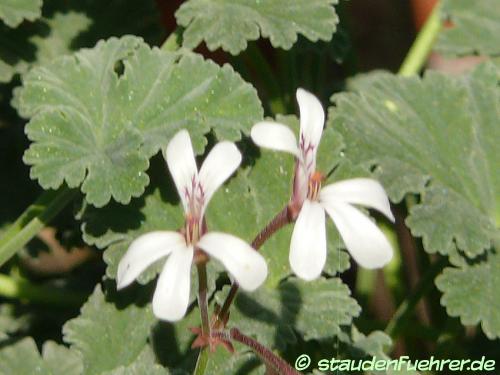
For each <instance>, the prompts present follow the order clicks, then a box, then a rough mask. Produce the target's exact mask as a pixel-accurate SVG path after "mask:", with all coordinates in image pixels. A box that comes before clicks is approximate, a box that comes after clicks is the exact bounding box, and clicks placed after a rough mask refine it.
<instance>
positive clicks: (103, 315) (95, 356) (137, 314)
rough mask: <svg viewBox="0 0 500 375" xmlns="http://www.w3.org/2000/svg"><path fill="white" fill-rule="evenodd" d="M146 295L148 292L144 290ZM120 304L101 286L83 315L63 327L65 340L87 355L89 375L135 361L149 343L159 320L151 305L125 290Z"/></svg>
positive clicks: (91, 298)
mask: <svg viewBox="0 0 500 375" xmlns="http://www.w3.org/2000/svg"><path fill="white" fill-rule="evenodd" d="M141 294H142V296H143V297H144V295H145V293H144V292H143V291H142V293H141ZM119 297H120V298H121V299H123V300H125V301H128V303H126V304H124V303H123V302H120V301H121V299H120V300H117V299H116V298H115V301H116V304H115V303H113V301H112V300H109V296H108V298H106V296H105V295H104V293H103V292H102V290H101V287H100V285H98V286H97V287H96V288H95V290H94V293H93V294H92V295H91V296H90V298H89V300H88V301H87V302H86V303H85V304H84V305H83V307H82V309H81V314H80V316H78V317H77V318H75V319H72V320H70V321H69V322H67V323H66V324H65V325H64V327H63V333H64V340H65V341H66V342H67V343H69V344H71V348H72V349H74V350H76V351H78V352H79V353H80V354H81V356H82V358H83V367H84V373H85V374H86V375H92V374H101V373H102V372H104V371H110V370H115V369H117V368H120V367H122V366H125V367H126V366H128V365H130V364H132V363H133V362H134V361H135V360H136V359H137V358H138V357H139V355H140V354H141V352H142V351H143V350H144V348H145V346H146V342H147V339H148V336H149V334H150V331H151V327H152V326H153V324H154V323H155V322H156V319H155V318H154V316H153V314H152V311H151V308H150V306H149V305H146V304H145V303H144V302H143V300H144V299H145V298H142V299H141V300H139V301H135V303H133V302H134V301H132V299H131V298H130V295H128V296H127V295H125V294H124V293H123V292H122V293H120V296H119Z"/></svg>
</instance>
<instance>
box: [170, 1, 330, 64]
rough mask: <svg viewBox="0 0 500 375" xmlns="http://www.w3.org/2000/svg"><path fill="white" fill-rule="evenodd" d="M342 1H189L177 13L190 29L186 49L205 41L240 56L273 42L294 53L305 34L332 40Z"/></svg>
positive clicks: (210, 45)
mask: <svg viewBox="0 0 500 375" xmlns="http://www.w3.org/2000/svg"><path fill="white" fill-rule="evenodd" d="M337 1H338V0H274V1H270V0H257V1H255V0H236V1H234V0H189V1H187V2H185V3H184V4H182V6H181V7H180V8H179V10H178V11H177V12H176V13H175V16H176V18H177V22H178V24H179V25H181V26H184V27H186V30H185V31H184V33H183V40H184V42H183V43H184V46H186V47H188V48H195V47H196V46H197V45H198V44H200V43H201V42H202V41H204V42H205V43H206V44H207V46H208V48H209V49H210V50H211V51H213V50H215V49H217V48H219V47H222V49H224V50H225V51H229V52H230V53H231V54H233V55H236V54H238V53H239V52H241V51H243V50H244V49H245V48H246V47H247V42H248V41H249V40H256V39H258V38H259V36H262V37H265V38H269V39H270V41H271V44H272V45H273V47H280V48H284V49H290V48H291V47H292V45H293V44H294V43H295V42H296V41H297V35H298V34H302V35H304V36H305V37H306V38H307V39H309V40H311V41H314V42H315V41H317V40H330V39H331V37H332V34H333V33H334V32H335V30H336V25H337V23H338V16H337V14H336V13H335V9H334V8H333V5H334V4H336V3H337Z"/></svg>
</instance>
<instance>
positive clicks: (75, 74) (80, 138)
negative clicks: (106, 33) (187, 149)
mask: <svg viewBox="0 0 500 375" xmlns="http://www.w3.org/2000/svg"><path fill="white" fill-rule="evenodd" d="M17 94H18V95H17V98H16V103H17V105H18V110H19V111H20V113H21V114H22V115H24V116H28V117H31V120H30V122H29V124H28V126H27V130H26V132H27V134H28V137H29V138H30V140H32V141H33V142H34V143H33V144H32V145H31V147H30V148H29V149H28V151H27V152H26V154H25V157H24V161H25V162H26V163H28V164H30V165H32V169H31V176H32V177H33V178H36V179H38V181H39V182H40V184H41V185H42V187H44V188H45V189H48V188H57V187H58V186H60V185H61V184H62V183H63V181H65V182H66V183H67V184H68V185H69V186H71V187H76V186H79V185H80V184H81V189H82V192H84V193H85V194H86V199H87V201H88V202H89V203H91V204H93V205H96V206H103V205H104V204H106V203H107V202H108V201H109V200H110V199H111V197H113V198H114V199H115V200H116V201H118V202H121V203H128V202H129V201H130V198H131V197H133V196H139V195H141V194H142V193H143V192H144V188H145V186H146V185H147V184H148V183H149V178H148V176H147V175H146V174H145V173H144V172H145V170H146V169H147V167H148V159H149V158H150V157H151V156H152V155H153V154H155V153H156V152H157V151H158V150H159V149H160V148H161V147H165V145H166V143H167V142H168V140H169V138H170V137H171V136H172V135H173V134H174V133H175V132H177V131H178V130H179V129H181V128H187V129H189V131H190V133H191V136H192V137H193V138H194V143H195V145H196V146H197V147H196V148H197V150H198V151H201V150H203V145H204V143H205V138H204V134H205V133H207V132H209V131H210V130H211V129H213V130H214V131H215V134H216V135H217V136H218V137H220V138H225V139H232V140H235V139H239V138H240V136H241V134H240V132H241V131H244V132H247V131H248V130H249V127H250V125H251V124H252V123H253V122H254V121H256V120H258V119H259V118H260V116H261V113H262V109H261V107H260V103H259V101H258V98H257V96H256V93H255V90H254V89H253V88H252V87H251V86H250V85H248V84H246V83H245V82H244V81H243V80H242V79H241V78H240V76H239V75H237V74H236V73H235V72H234V71H233V70H232V69H231V68H230V67H229V66H227V65H226V66H224V67H222V68H220V67H218V66H217V65H215V64H214V63H212V62H209V61H204V60H203V59H202V58H201V57H200V56H197V55H194V54H190V55H186V56H183V57H179V56H178V55H176V54H173V53H168V52H164V51H160V50H159V49H157V48H153V49H151V48H150V47H148V46H147V45H146V44H144V43H143V42H142V40H141V39H139V38H134V37H123V38H121V39H115V38H111V39H110V40H108V41H106V42H100V43H98V44H97V46H96V47H95V48H94V49H90V50H82V51H81V52H79V53H77V54H76V55H74V56H71V57H61V58H59V59H56V60H54V61H53V62H51V63H50V64H47V65H45V66H42V67H36V68H35V69H33V70H31V71H30V72H29V73H28V74H27V75H25V76H24V79H23V88H22V90H21V91H19V92H18V93H17Z"/></svg>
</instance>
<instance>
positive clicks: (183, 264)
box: [117, 130, 267, 321]
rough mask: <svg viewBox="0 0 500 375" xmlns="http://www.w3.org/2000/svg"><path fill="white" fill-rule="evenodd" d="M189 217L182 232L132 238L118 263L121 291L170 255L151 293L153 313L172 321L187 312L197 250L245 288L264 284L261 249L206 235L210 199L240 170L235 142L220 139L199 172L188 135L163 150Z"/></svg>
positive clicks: (182, 133)
mask: <svg viewBox="0 0 500 375" xmlns="http://www.w3.org/2000/svg"><path fill="white" fill-rule="evenodd" d="M164 156H165V159H166V161H167V164H168V168H169V170H170V173H171V174H172V178H173V180H174V182H175V186H176V187H177V191H178V193H179V196H180V198H181V201H182V205H183V207H184V213H185V216H186V222H185V228H184V231H183V233H182V234H181V233H179V232H172V231H156V232H150V233H146V234H144V235H142V236H140V237H138V238H137V239H136V240H134V241H133V242H132V243H131V244H130V247H129V248H128V250H127V253H126V254H125V256H124V257H123V258H122V259H121V261H120V264H119V265H118V273H117V284H118V289H121V288H124V287H126V286H128V285H129V284H131V283H132V282H133V281H134V279H135V278H137V277H138V276H139V275H140V273H141V272H142V271H144V270H145V269H146V268H147V267H148V266H150V265H151V264H153V263H154V262H155V261H157V260H158V259H160V258H162V257H166V256H168V259H167V261H166V262H165V265H164V266H163V270H162V271H161V273H160V277H159V279H158V284H157V286H156V290H155V293H154V296H153V312H154V314H155V315H156V316H157V317H158V318H160V319H165V320H169V321H176V320H179V319H181V318H182V317H183V316H184V315H185V313H186V310H187V307H188V303H189V291H190V274H191V265H192V262H193V256H194V252H195V250H196V249H201V250H203V251H204V252H206V253H207V254H208V255H210V256H212V257H214V258H216V259H218V260H219V261H220V262H222V264H223V265H224V266H225V267H226V269H227V270H228V271H229V273H230V274H231V276H232V277H233V278H234V279H235V280H236V281H237V282H238V284H239V285H240V286H241V287H242V288H243V289H245V290H248V291H252V290H255V289H256V288H257V287H258V286H260V285H261V284H262V283H263V282H264V280H265V278H266V276H267V264H266V262H265V260H264V258H263V257H262V255H260V254H259V253H258V252H257V251H255V250H254V249H253V248H252V247H250V245H248V244H247V243H246V242H244V241H243V240H241V239H239V238H238V237H235V236H232V235H229V234H225V233H216V232H212V233H204V232H205V229H204V227H205V223H204V219H203V215H204V212H205V209H206V207H207V204H208V202H209V201H210V198H211V197H212V195H213V194H214V192H215V191H216V190H217V189H218V188H219V187H220V186H221V185H222V184H223V183H224V181H225V180H226V179H227V178H228V177H229V176H230V175H231V174H232V173H233V172H234V171H235V170H236V169H237V168H238V166H239V165H240V162H241V154H240V152H239V151H238V149H237V148H236V146H235V145H234V144H233V143H231V142H220V143H218V144H217V145H216V146H215V147H214V148H213V149H212V150H211V151H210V153H209V154H208V156H207V158H206V159H205V161H204V163H203V165H202V167H201V169H200V171H199V173H198V169H197V167H196V161H195V158H194V153H193V148H192V145H191V139H190V138H189V134H188V132H187V131H185V130H181V131H180V132H178V133H177V134H176V135H175V136H174V137H173V138H172V140H171V141H170V142H169V144H168V146H167V149H166V152H165V154H164Z"/></svg>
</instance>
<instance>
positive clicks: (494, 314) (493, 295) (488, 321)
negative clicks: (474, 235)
mask: <svg viewBox="0 0 500 375" xmlns="http://www.w3.org/2000/svg"><path fill="white" fill-rule="evenodd" d="M436 285H437V287H438V288H439V290H441V291H442V292H443V297H442V298H441V304H442V305H443V306H445V307H446V311H447V312H448V315H450V316H458V317H460V320H461V322H462V324H464V325H475V324H478V323H480V324H481V328H482V329H483V332H484V333H485V335H486V336H487V337H488V338H489V339H491V340H493V339H498V338H500V315H499V314H498V311H500V299H499V298H498V291H499V290H500V255H499V254H498V251H496V252H495V251H491V252H488V253H487V257H486V259H484V260H482V261H480V262H478V263H476V264H473V265H463V266H461V267H459V268H451V267H450V268H446V269H445V270H444V272H443V273H442V274H441V275H439V276H438V277H437V279H436Z"/></svg>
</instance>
